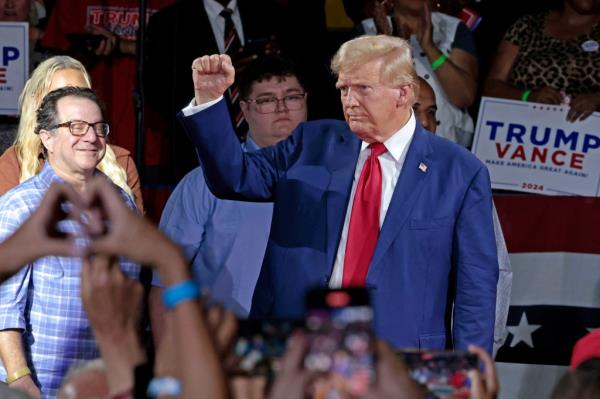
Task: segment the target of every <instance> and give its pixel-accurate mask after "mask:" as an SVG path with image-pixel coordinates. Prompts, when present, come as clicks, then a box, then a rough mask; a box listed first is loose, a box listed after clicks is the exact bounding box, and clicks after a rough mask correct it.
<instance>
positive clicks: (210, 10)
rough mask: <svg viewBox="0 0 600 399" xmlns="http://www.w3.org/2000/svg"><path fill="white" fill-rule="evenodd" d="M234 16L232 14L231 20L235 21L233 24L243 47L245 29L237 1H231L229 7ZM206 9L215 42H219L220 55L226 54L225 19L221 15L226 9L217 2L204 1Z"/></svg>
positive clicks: (212, 0) (211, 0)
mask: <svg viewBox="0 0 600 399" xmlns="http://www.w3.org/2000/svg"><path fill="white" fill-rule="evenodd" d="M227 8H229V9H230V10H231V11H233V14H231V19H232V20H233V24H234V25H235V30H236V31H237V35H238V37H239V38H240V43H241V44H242V46H243V45H244V43H245V41H244V29H243V27H242V18H241V17H240V10H239V8H238V6H237V0H230V1H229V4H228V5H227ZM204 9H205V10H206V14H207V15H208V20H209V21H210V26H211V28H212V31H213V34H214V35H215V40H216V41H217V47H219V53H224V52H225V18H223V17H222V16H221V15H220V14H221V11H223V10H224V9H225V7H223V6H222V5H221V4H219V3H218V2H217V1H215V0H204Z"/></svg>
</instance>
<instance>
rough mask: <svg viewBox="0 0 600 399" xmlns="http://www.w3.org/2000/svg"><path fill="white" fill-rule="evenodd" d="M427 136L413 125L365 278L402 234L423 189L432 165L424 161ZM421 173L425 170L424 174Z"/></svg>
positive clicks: (426, 151) (429, 152) (427, 148)
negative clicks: (412, 133)
mask: <svg viewBox="0 0 600 399" xmlns="http://www.w3.org/2000/svg"><path fill="white" fill-rule="evenodd" d="M430 134H431V133H427V132H426V131H425V130H423V128H422V127H421V126H420V124H418V123H417V127H416V129H415V134H414V136H413V139H412V142H411V144H410V147H409V149H408V153H407V154H406V160H405V161H404V165H403V167H402V172H401V173H400V176H399V177H398V183H397V184H396V188H395V189H394V194H392V199H391V201H390V206H389V208H388V211H387V214H386V216H385V221H384V222H383V226H382V227H381V231H380V233H379V240H378V241H377V247H375V254H374V255H373V259H372V260H371V267H370V270H369V275H370V274H371V271H374V270H376V269H377V268H375V267H374V266H375V265H377V264H378V263H379V262H380V261H381V260H382V258H383V256H384V255H385V253H386V251H387V250H388V249H389V247H390V245H391V244H392V242H393V241H394V239H395V238H396V236H397V235H398V233H399V232H400V230H402V226H403V225H404V223H406V220H407V219H408V216H409V215H410V212H411V210H412V208H413V206H414V205H415V203H416V201H417V199H418V198H419V195H420V193H421V190H422V189H423V186H424V184H423V183H424V182H425V180H426V179H427V176H428V175H429V174H430V173H431V167H432V165H431V162H429V158H428V157H429V155H430V154H431V151H432V149H431V146H430V143H429V139H430V136H429V135H430ZM421 163H422V164H423V165H426V166H427V168H423V167H422V166H421ZM422 169H425V171H423V170H422ZM427 169H429V170H427Z"/></svg>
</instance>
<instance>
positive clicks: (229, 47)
mask: <svg viewBox="0 0 600 399" xmlns="http://www.w3.org/2000/svg"><path fill="white" fill-rule="evenodd" d="M232 14H233V11H232V10H230V9H229V8H224V9H223V11H221V14H220V15H221V16H222V17H223V18H224V19H225V34H224V43H225V46H224V52H225V54H228V55H229V56H230V57H231V59H232V60H233V61H234V65H235V59H236V56H237V55H238V54H239V53H240V51H241V50H242V42H241V41H240V38H239V36H238V34H237V31H236V29H235V25H234V24H233V20H232V19H231V16H232ZM227 101H228V102H229V110H230V115H231V122H232V123H233V128H234V129H235V132H236V133H237V135H238V137H240V138H242V137H244V136H245V135H246V133H248V125H247V124H246V120H245V119H244V114H243V113H242V109H241V108H240V92H239V89H238V86H237V84H235V83H234V84H233V85H231V87H230V88H229V89H228V90H227Z"/></svg>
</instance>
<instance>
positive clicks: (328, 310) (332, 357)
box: [304, 288, 375, 398]
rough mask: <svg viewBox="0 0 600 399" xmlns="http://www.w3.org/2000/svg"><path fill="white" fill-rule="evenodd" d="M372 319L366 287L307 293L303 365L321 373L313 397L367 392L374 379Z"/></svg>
mask: <svg viewBox="0 0 600 399" xmlns="http://www.w3.org/2000/svg"><path fill="white" fill-rule="evenodd" d="M372 322H373V310H372V309H371V307H370V305H369V297H368V292H367V291H366V290H365V289H354V288H353V289H344V290H325V289H318V290H313V291H311V292H310V293H309V294H308V297H307V313H306V318H305V328H306V331H307V338H308V350H307V353H306V355H305V358H304V367H305V368H306V369H308V370H312V371H316V372H317V373H318V374H320V378H318V380H317V382H316V384H315V387H314V395H313V397H315V398H329V397H339V398H345V397H355V396H361V395H363V394H365V393H366V392H367V390H368V388H369V385H370V384H371V383H372V382H373V381H374V379H375V359H374V351H373V333H372Z"/></svg>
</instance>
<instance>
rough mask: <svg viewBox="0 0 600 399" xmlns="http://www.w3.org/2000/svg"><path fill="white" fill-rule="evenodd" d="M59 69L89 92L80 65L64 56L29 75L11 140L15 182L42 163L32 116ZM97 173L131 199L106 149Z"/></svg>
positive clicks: (114, 159)
mask: <svg viewBox="0 0 600 399" xmlns="http://www.w3.org/2000/svg"><path fill="white" fill-rule="evenodd" d="M63 69H74V70H77V71H79V72H81V74H82V75H83V78H84V80H85V84H86V87H87V88H91V86H92V84H91V81H90V77H89V75H88V73H87V71H86V70H85V67H84V66H83V64H81V62H79V61H77V60H76V59H74V58H71V57H68V56H56V57H51V58H48V59H47V60H46V61H44V62H42V63H41V64H40V65H39V66H38V67H37V68H35V70H34V71H33V72H32V73H31V77H30V78H29V80H28V81H27V83H26V84H25V87H24V88H23V91H22V92H21V96H20V97H19V113H20V119H19V128H18V131H17V137H16V139H15V152H16V155H17V160H18V161H19V165H20V167H21V174H20V176H19V182H23V181H25V180H27V179H29V178H30V177H33V176H35V175H37V174H38V173H40V171H41V170H42V162H41V161H40V159H39V155H40V153H41V151H42V141H41V140H40V137H39V136H38V135H37V134H35V133H34V129H35V125H36V119H35V118H36V116H35V112H36V111H37V109H38V108H39V106H40V104H41V103H42V99H43V98H44V97H45V96H46V94H48V92H49V91H50V85H51V84H52V78H53V77H54V74H55V73H56V72H58V71H61V70H63ZM98 169H100V170H101V171H102V172H103V173H104V174H105V175H107V176H108V177H109V178H110V179H111V180H112V182H113V183H115V184H116V185H117V186H119V187H121V188H122V189H123V190H125V191H126V192H127V193H128V194H129V195H131V196H132V197H133V193H132V191H131V188H130V187H129V186H128V185H127V172H126V171H125V169H123V167H121V165H119V164H118V163H117V156H116V155H115V152H114V151H113V149H112V148H111V147H110V146H108V145H107V146H106V153H105V155H104V158H103V159H102V161H101V162H100V163H99V164H98Z"/></svg>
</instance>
